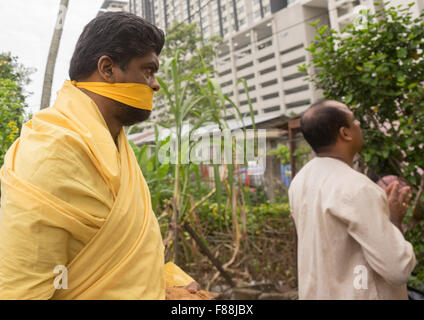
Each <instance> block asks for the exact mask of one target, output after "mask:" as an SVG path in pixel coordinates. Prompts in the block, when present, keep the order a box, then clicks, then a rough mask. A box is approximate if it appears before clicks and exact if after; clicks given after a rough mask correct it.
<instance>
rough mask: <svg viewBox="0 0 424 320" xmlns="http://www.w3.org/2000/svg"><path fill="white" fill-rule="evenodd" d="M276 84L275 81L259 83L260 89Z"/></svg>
mask: <svg viewBox="0 0 424 320" xmlns="http://www.w3.org/2000/svg"><path fill="white" fill-rule="evenodd" d="M277 82H278V80H277V79H273V80H269V81H265V82H263V83H261V87H262V88H266V87H269V86H272V85H273V84H276V83H277Z"/></svg>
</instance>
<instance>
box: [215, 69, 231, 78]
mask: <svg viewBox="0 0 424 320" xmlns="http://www.w3.org/2000/svg"><path fill="white" fill-rule="evenodd" d="M230 73H231V69H227V70H225V71H222V72H220V73H218V76H220V77H223V76H225V75H227V74H230Z"/></svg>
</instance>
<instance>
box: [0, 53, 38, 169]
mask: <svg viewBox="0 0 424 320" xmlns="http://www.w3.org/2000/svg"><path fill="white" fill-rule="evenodd" d="M32 72H33V71H32V70H30V69H27V68H25V67H24V66H23V65H21V64H19V63H18V58H17V57H14V56H12V55H11V54H10V53H0V167H1V166H2V165H3V161H4V155H5V154H6V151H7V150H8V149H9V147H10V146H11V145H12V143H13V142H14V141H15V139H16V138H17V137H18V136H19V134H20V128H21V127H22V122H23V121H24V113H25V108H26V107H27V104H26V102H25V98H26V95H27V93H25V91H24V86H25V85H27V84H28V83H29V82H30V80H29V75H30V74H31V73H32Z"/></svg>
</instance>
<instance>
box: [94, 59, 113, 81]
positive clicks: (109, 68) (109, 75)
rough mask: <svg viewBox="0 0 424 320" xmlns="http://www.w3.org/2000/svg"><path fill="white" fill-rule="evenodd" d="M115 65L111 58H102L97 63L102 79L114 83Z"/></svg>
mask: <svg viewBox="0 0 424 320" xmlns="http://www.w3.org/2000/svg"><path fill="white" fill-rule="evenodd" d="M114 66H115V63H114V62H113V60H112V59H111V58H110V57H109V56H101V57H100V59H99V61H98V62H97V71H98V72H99V75H100V77H102V79H103V80H104V81H106V82H109V83H114V82H115V75H114V73H113V68H114Z"/></svg>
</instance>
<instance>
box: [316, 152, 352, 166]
mask: <svg viewBox="0 0 424 320" xmlns="http://www.w3.org/2000/svg"><path fill="white" fill-rule="evenodd" d="M317 156H318V157H327V158H333V159H337V160H340V161H343V162H344V163H346V164H347V165H348V166H349V167H352V166H353V156H349V155H347V154H345V153H341V152H337V151H323V152H318V153H317Z"/></svg>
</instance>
